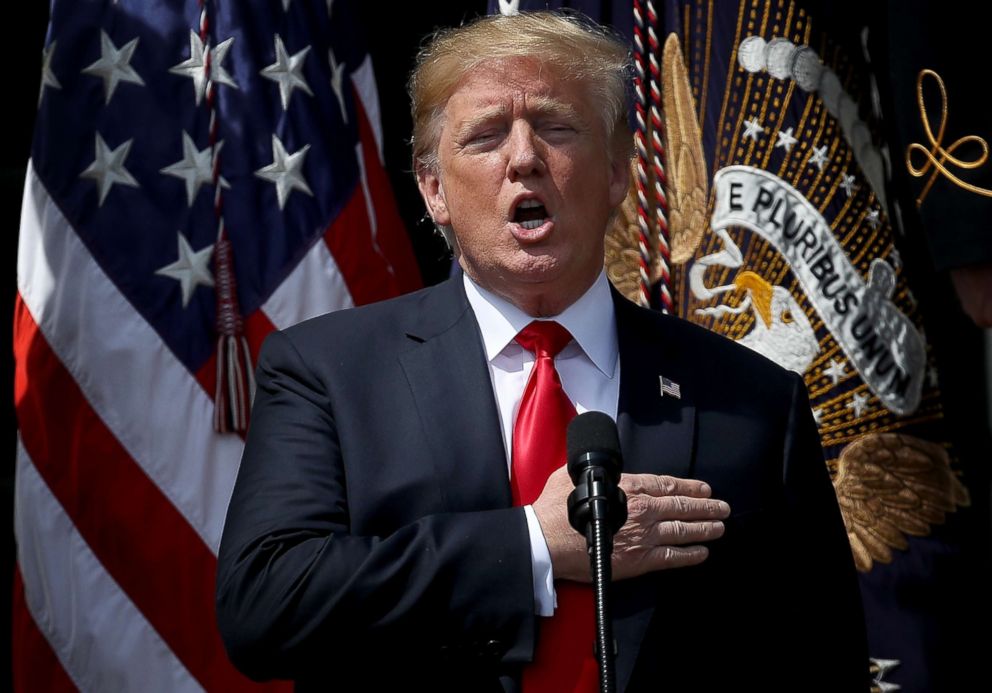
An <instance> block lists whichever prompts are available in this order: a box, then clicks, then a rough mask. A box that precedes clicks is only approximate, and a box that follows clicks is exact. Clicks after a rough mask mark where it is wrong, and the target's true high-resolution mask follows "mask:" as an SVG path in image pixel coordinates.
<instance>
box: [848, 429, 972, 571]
mask: <svg viewBox="0 0 992 693" xmlns="http://www.w3.org/2000/svg"><path fill="white" fill-rule="evenodd" d="M837 466H838V470H837V477H836V478H835V479H834V489H835V490H836V492H837V501H838V503H839V505H840V510H841V515H842V516H843V518H844V526H845V528H846V529H847V536H848V539H849V540H850V542H851V550H852V551H853V553H854V562H855V565H857V568H858V570H860V571H861V572H867V571H868V570H870V569H871V567H872V565H873V563H874V562H875V561H879V562H881V563H889V562H890V561H891V560H892V549H901V550H904V549H906V548H907V547H908V545H909V544H908V541H907V536H926V535H928V534H929V533H930V529H931V527H932V526H933V525H936V524H942V523H943V522H944V518H945V515H946V513H949V512H953V511H954V510H956V509H957V507H958V506H967V505H969V504H970V498H969V496H968V490H967V489H966V488H965V487H964V485H963V484H962V483H961V481H960V480H959V479H958V478H957V476H956V475H955V474H954V472H953V471H952V470H951V467H950V458H949V456H948V454H947V451H946V450H945V449H944V448H943V447H941V446H940V445H937V444H935V443H931V442H928V441H925V440H921V439H919V438H915V437H913V436H908V435H903V434H899V433H872V434H869V435H866V436H864V437H862V438H859V439H858V440H856V441H854V442H853V443H851V444H850V445H848V446H847V447H845V448H844V450H843V451H842V452H841V455H840V459H839V460H838V465H837Z"/></svg>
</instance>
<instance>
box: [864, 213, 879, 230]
mask: <svg viewBox="0 0 992 693" xmlns="http://www.w3.org/2000/svg"><path fill="white" fill-rule="evenodd" d="M880 214H881V212H879V210H877V209H873V210H871V211H870V212H868V213H867V214H866V215H865V221H867V222H868V226H870V227H872V228H873V229H877V228H878V227H879V226H881V224H882V222H881V221H880V220H879V215H880Z"/></svg>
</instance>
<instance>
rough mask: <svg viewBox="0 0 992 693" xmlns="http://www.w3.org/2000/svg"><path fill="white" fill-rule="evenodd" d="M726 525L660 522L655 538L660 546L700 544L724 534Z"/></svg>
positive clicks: (676, 521) (717, 523)
mask: <svg viewBox="0 0 992 693" xmlns="http://www.w3.org/2000/svg"><path fill="white" fill-rule="evenodd" d="M723 532H724V526H723V523H722V522H720V521H715V522H681V521H678V520H675V521H672V522H659V523H658V524H657V525H656V526H655V532H654V538H655V540H656V541H657V544H658V545H659V546H665V545H675V546H685V545H686V544H698V543H700V542H704V541H713V540H714V539H719V538H720V537H722V536H723Z"/></svg>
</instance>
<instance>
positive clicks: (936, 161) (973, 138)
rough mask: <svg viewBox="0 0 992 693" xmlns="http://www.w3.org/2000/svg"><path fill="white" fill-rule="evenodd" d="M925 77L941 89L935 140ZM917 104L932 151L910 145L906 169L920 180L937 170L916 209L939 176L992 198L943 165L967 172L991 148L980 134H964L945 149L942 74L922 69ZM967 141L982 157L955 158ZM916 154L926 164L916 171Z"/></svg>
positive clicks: (984, 156) (945, 110) (975, 166)
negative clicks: (938, 120)
mask: <svg viewBox="0 0 992 693" xmlns="http://www.w3.org/2000/svg"><path fill="white" fill-rule="evenodd" d="M924 77H932V78H933V79H934V80H935V81H936V83H937V88H938V89H939V90H940V127H939V128H938V130H937V136H936V137H934V134H933V129H932V128H931V126H930V118H929V115H928V114H927V109H926V104H924V102H923V78H924ZM916 102H917V104H918V105H919V108H920V120H921V121H922V123H923V129H924V130H925V131H926V134H927V140H928V141H929V142H930V148H929V149H927V148H926V147H924V146H923V145H922V144H919V143H917V142H913V143H912V144H910V145H909V146H908V147H907V148H906V169H907V170H908V171H909V175H911V176H913V177H914V178H921V177H922V176H924V175H925V174H926V172H927V171H929V170H930V167H931V166H933V169H934V170H933V172H932V173H931V174H930V178H929V179H928V180H927V182H926V185H924V186H923V190H922V191H921V192H920V196H919V197H918V198H916V206H917V207H920V206H922V205H923V200H925V199H926V196H927V195H928V194H929V192H930V188H932V187H933V184H934V182H935V181H936V179H937V174H938V173H942V174H943V175H944V176H945V177H946V178H947V179H948V180H950V181H951V182H952V183H953V184H954V185H957V186H958V187H960V188H964V189H965V190H968V191H969V192H973V193H977V194H979V195H984V196H986V197H992V190H986V189H985V188H979V187H978V186H977V185H972V184H970V183H966V182H965V181H963V180H961V179H960V178H958V177H957V176H955V175H954V174H953V173H951V172H950V170H949V169H948V168H947V167H946V166H944V163H945V162H949V163H951V164H953V165H954V166H957V167H958V168H961V169H964V170H971V169H975V168H978V167H979V166H981V165H983V164H984V163H985V162H986V160H987V159H988V158H989V145H988V143H987V142H986V141H985V140H984V139H982V138H981V137H979V136H978V135H965V136H964V137H962V138H960V139H958V140H956V141H955V142H954V143H953V144H952V145H951V146H949V147H947V149H944V148H943V146H942V145H943V140H944V131H945V130H946V129H947V89H946V88H945V87H944V80H942V79H941V78H940V75H938V74H937V73H936V72H934V71H933V70H920V74H919V76H917V78H916ZM967 142H975V143H976V144H978V146H979V147H980V148H981V150H982V153H981V155H980V156H979V157H978V158H977V159H975V160H974V161H963V160H961V159H958V158H957V157H955V156H953V152H954V151H955V150H956V149H957V148H958V147H960V146H961V145H963V144H965V143H967ZM913 152H922V153H923V156H924V158H925V159H926V162H925V163H924V164H923V166H921V167H920V168H916V167H915V166H914V165H913V159H912V156H913Z"/></svg>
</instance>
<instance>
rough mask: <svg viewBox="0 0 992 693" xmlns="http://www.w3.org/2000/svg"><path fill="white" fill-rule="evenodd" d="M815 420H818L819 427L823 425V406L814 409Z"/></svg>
mask: <svg viewBox="0 0 992 693" xmlns="http://www.w3.org/2000/svg"><path fill="white" fill-rule="evenodd" d="M813 421H814V422H816V426H817V428H819V427H820V426H822V425H823V407H817V408H816V409H814V410H813Z"/></svg>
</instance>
